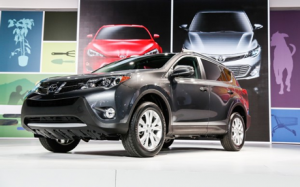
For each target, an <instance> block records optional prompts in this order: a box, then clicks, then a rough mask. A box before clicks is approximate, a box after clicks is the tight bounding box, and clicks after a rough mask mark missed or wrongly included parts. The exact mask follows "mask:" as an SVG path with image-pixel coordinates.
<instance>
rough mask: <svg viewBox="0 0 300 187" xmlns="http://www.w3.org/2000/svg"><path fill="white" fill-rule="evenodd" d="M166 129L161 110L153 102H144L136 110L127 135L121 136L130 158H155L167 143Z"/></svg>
mask: <svg viewBox="0 0 300 187" xmlns="http://www.w3.org/2000/svg"><path fill="white" fill-rule="evenodd" d="M150 118H151V120H150ZM150 121H151V122H150ZM165 129H166V124H165V118H164V116H163V113H162V112H161V110H160V108H159V107H158V106H157V105H156V104H154V103H152V102H144V103H142V104H141V105H140V106H138V108H137V109H136V110H135V112H134V114H133V117H132V119H131V121H130V126H129V130H128V132H127V134H124V135H121V139H122V144H123V146H124V148H125V150H126V151H127V153H128V154H129V155H130V156H133V157H153V156H155V155H156V154H157V153H159V151H160V150H161V148H162V146H163V144H164V142H165V132H166V131H165Z"/></svg>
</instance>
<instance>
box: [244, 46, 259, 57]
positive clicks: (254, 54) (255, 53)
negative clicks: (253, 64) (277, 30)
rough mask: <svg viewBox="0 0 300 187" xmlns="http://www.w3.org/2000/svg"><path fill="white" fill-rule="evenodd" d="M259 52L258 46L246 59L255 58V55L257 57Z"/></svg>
mask: <svg viewBox="0 0 300 187" xmlns="http://www.w3.org/2000/svg"><path fill="white" fill-rule="evenodd" d="M260 51H261V48H260V46H257V47H256V48H255V49H253V50H251V51H249V52H248V55H247V57H256V56H257V55H259V53H260Z"/></svg>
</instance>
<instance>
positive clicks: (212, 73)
mask: <svg viewBox="0 0 300 187" xmlns="http://www.w3.org/2000/svg"><path fill="white" fill-rule="evenodd" d="M201 61H202V64H203V66H204V70H205V74H206V79H207V80H215V81H226V80H224V78H225V77H224V76H223V75H222V72H221V69H220V68H219V66H218V65H216V64H214V63H212V62H209V61H207V60H204V59H201Z"/></svg>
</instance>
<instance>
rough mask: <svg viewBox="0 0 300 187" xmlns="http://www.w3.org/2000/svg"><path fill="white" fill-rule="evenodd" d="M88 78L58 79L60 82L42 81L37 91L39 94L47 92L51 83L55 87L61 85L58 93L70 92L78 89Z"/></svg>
mask: <svg viewBox="0 0 300 187" xmlns="http://www.w3.org/2000/svg"><path fill="white" fill-rule="evenodd" d="M88 80H89V78H85V79H78V80H68V81H60V82H42V83H41V85H40V86H39V88H38V92H39V93H41V94H49V93H48V92H49V87H50V86H51V85H56V87H57V89H58V88H59V87H60V86H61V85H62V84H64V83H65V84H64V85H63V86H61V90H59V92H58V93H64V92H70V91H74V90H79V89H80V88H81V87H82V86H83V85H84V84H85V83H86V82H87V81H88Z"/></svg>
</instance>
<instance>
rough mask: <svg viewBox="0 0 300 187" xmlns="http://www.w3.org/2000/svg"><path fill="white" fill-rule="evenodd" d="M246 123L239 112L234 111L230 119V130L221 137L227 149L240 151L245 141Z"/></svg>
mask: <svg viewBox="0 0 300 187" xmlns="http://www.w3.org/2000/svg"><path fill="white" fill-rule="evenodd" d="M245 136H246V134H245V123H244V120H243V118H242V116H241V115H240V114H239V113H233V114H232V115H231V116H230V120H229V129H228V132H227V134H226V135H225V136H223V138H222V139H221V144H222V146H223V148H224V149H225V150H227V151H239V150H241V149H242V147H243V145H244V142H245Z"/></svg>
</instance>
